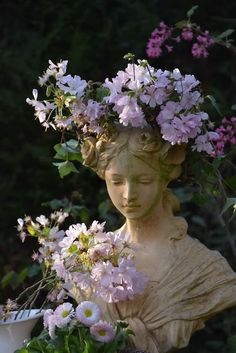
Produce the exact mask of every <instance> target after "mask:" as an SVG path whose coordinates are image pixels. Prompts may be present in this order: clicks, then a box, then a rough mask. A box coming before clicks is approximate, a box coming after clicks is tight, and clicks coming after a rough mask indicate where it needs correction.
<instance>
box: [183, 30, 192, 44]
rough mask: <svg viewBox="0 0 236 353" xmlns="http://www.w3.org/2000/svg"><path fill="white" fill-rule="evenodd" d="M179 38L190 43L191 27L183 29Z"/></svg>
mask: <svg viewBox="0 0 236 353" xmlns="http://www.w3.org/2000/svg"><path fill="white" fill-rule="evenodd" d="M181 36H182V37H183V39H184V40H187V41H190V40H192V39H193V31H192V28H191V27H184V28H183V29H182V33H181Z"/></svg>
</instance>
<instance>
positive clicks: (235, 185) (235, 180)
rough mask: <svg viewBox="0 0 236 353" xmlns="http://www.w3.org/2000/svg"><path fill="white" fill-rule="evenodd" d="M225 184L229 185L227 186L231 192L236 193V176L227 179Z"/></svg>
mask: <svg viewBox="0 0 236 353" xmlns="http://www.w3.org/2000/svg"><path fill="white" fill-rule="evenodd" d="M225 183H226V184H227V186H228V187H229V188H230V189H231V190H233V191H236V176H235V175H234V176H232V177H229V178H227V179H225Z"/></svg>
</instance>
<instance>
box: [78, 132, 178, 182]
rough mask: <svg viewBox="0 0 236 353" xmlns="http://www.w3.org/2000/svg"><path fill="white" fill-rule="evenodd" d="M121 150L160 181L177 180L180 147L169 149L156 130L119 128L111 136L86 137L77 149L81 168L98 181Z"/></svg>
mask: <svg viewBox="0 0 236 353" xmlns="http://www.w3.org/2000/svg"><path fill="white" fill-rule="evenodd" d="M123 150H128V151H129V152H130V153H131V154H132V155H133V156H135V157H137V158H139V159H141V160H143V161H144V162H145V163H146V164H148V165H150V167H152V168H153V169H157V170H158V172H159V173H160V176H161V178H163V179H164V180H166V182H167V183H168V182H170V181H171V180H173V179H176V178H178V176H179V175H180V173H181V164H182V162H183V161H184V158H185V148H184V146H183V145H181V146H178V145H175V146H172V145H171V144H170V143H169V142H165V141H163V139H161V137H160V135H159V133H158V132H157V131H156V130H151V129H136V128H127V127H126V128H121V129H120V130H119V131H117V132H116V133H114V134H113V135H112V136H111V137H109V138H107V137H106V136H102V137H101V138H100V139H98V140H97V139H96V138H94V137H88V138H86V139H85V140H84V141H83V143H82V146H81V152H82V156H83V159H84V162H83V163H84V165H86V166H88V167H89V168H91V169H93V170H94V171H95V172H96V173H97V174H98V175H99V176H100V177H101V178H102V179H104V175H105V170H106V168H107V166H108V164H109V162H110V161H111V160H112V159H113V158H114V157H116V156H118V155H119V153H120V152H121V151H123Z"/></svg>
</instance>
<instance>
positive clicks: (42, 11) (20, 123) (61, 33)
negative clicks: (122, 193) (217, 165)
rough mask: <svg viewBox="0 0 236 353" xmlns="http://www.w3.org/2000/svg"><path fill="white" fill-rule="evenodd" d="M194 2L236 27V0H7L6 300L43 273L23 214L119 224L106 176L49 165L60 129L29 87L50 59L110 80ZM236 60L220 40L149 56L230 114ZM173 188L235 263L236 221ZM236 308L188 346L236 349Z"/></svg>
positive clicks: (231, 352) (211, 24) (215, 26)
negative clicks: (203, 49) (44, 122)
mask: <svg viewBox="0 0 236 353" xmlns="http://www.w3.org/2000/svg"><path fill="white" fill-rule="evenodd" d="M194 5H199V9H198V10H197V11H196V13H195V15H194V20H195V21H196V22H197V23H198V24H199V25H200V26H201V27H202V29H203V30H205V29H207V30H209V31H210V32H211V33H221V32H223V31H224V30H226V29H228V28H235V27H236V3H235V1H234V0H228V1H222V0H214V1H212V0H199V1H193V0H182V1H178V2H177V1H175V0H159V1H158V0H145V1H143V0H136V1H132V0H129V1H128V0H90V1H89V0H74V1H72V2H68V1H66V0H57V1H46V0H37V1H32V0H24V1H20V0H18V1H17V0H12V1H8V0H1V2H0V29H1V38H0V82H1V91H0V135H1V138H0V200H1V212H0V302H4V301H5V300H6V299H7V298H8V297H10V298H14V297H16V293H17V292H19V291H21V290H22V288H23V287H24V286H25V283H28V281H30V280H31V279H32V278H34V276H37V272H38V267H37V265H33V266H32V260H31V254H32V251H33V249H34V247H36V245H37V244H36V242H34V241H33V240H31V239H30V240H27V241H26V243H25V244H22V243H21V241H20V239H19V238H17V235H16V234H17V232H16V220H17V218H19V217H24V215H26V214H30V215H32V216H37V215H40V214H46V215H47V214H49V213H50V211H51V210H52V209H61V208H64V209H66V210H70V211H71V213H72V216H71V219H70V221H77V222H81V221H83V222H86V223H89V222H90V220H93V219H98V220H100V221H104V220H106V221H107V227H108V228H110V229H115V228H116V227H118V226H119V225H121V224H122V219H121V218H120V216H119V215H118V213H117V212H116V211H115V210H114V208H113V207H112V205H111V203H110V201H109V199H108V195H107V193H106V190H105V188H104V184H103V181H101V180H99V179H98V177H97V176H96V175H95V174H93V173H92V172H91V171H90V170H87V169H86V168H83V167H80V174H73V175H69V176H68V177H66V178H64V179H60V177H59V174H58V171H57V169H56V167H54V166H53V165H52V162H53V155H54V154H55V151H54V150H53V148H52V146H53V145H55V143H57V142H58V138H59V136H58V135H57V134H56V133H55V132H53V131H48V132H47V133H45V131H44V130H43V128H42V127H41V126H40V124H39V123H38V122H37V121H35V120H34V117H33V110H32V109H31V107H29V106H28V105H27V104H26V102H25V100H26V98H27V97H31V96H32V93H31V92H32V89H33V88H38V84H37V78H38V76H39V75H41V74H42V72H43V71H44V70H46V68H47V66H48V60H49V59H51V60H52V61H53V62H58V61H59V60H60V59H64V60H66V59H68V60H69V64H68V72H69V73H70V74H77V75H80V76H81V77H82V78H83V79H86V80H89V79H93V80H94V81H96V80H98V81H99V80H104V79H105V78H106V77H113V76H114V75H115V74H116V72H117V71H118V70H119V69H121V68H124V67H125V65H126V62H125V61H124V59H123V56H124V55H125V54H126V53H127V52H132V53H134V54H135V55H136V57H137V58H147V56H146V44H147V41H148V38H149V37H150V34H151V32H152V31H153V30H154V28H155V27H157V26H158V24H159V22H160V21H161V20H164V21H165V22H166V23H167V24H168V25H173V24H174V23H176V22H177V21H180V20H182V19H184V18H185V15H186V12H187V11H188V10H189V9H190V8H191V7H192V6H194ZM235 59H236V54H235V53H234V52H233V51H230V50H228V49H226V48H224V47H219V46H215V47H213V48H212V49H211V50H210V55H209V57H208V58H207V59H194V58H193V57H192V55H191V50H190V49H189V47H188V43H187V44H186V43H185V44H181V45H179V46H178V47H177V48H176V49H175V50H174V52H173V53H170V54H166V55H163V56H161V57H160V58H159V59H153V60H150V63H151V65H153V66H155V67H156V68H162V69H174V68H175V67H178V68H179V69H180V70H181V71H183V72H184V73H192V74H194V75H196V77H197V78H198V79H199V80H200V81H201V82H202V87H203V90H204V91H205V92H208V93H209V94H211V95H212V96H214V97H215V98H216V100H217V102H218V104H219V106H220V109H221V111H222V113H223V116H233V112H232V110H231V106H232V105H234V104H236V64H235V63H236V60H235ZM235 114H236V113H234V115H235ZM211 118H212V120H213V121H216V123H217V122H219V121H220V120H221V119H222V117H221V116H219V115H218V114H217V113H216V111H215V110H212V116H211ZM233 162H234V160H233V157H232V159H231V163H233ZM222 173H223V174H224V175H225V176H230V175H232V168H231V167H230V166H228V167H227V166H226V167H225V168H224V170H222ZM174 186H175V187H176V193H177V194H178V196H179V198H180V200H181V203H182V211H181V213H182V215H183V216H185V217H186V219H187V220H188V222H189V233H190V234H191V235H193V236H195V237H197V238H199V239H200V240H201V241H202V242H203V243H204V244H206V245H207V246H208V247H209V248H211V249H216V250H219V251H220V252H221V253H222V254H223V255H224V256H225V257H226V258H227V260H228V261H229V263H230V264H231V266H232V267H233V268H234V270H236V253H235V251H234V246H233V245H232V244H233V243H234V241H235V239H236V235H235V227H234V226H233V223H232V222H231V223H230V225H229V227H226V225H225V222H222V218H221V217H219V214H220V207H219V205H218V203H217V201H216V200H215V198H214V195H212V198H208V199H207V200H202V199H198V200H197V199H196V197H195V201H198V202H193V197H192V196H193V194H194V193H195V194H196V190H193V189H184V188H183V185H182V184H181V183H177V184H176V185H174ZM231 197H232V193H231ZM234 197H235V196H234ZM235 314H236V310H235V309H231V310H228V311H227V312H224V313H222V314H220V315H218V316H217V317H216V318H214V319H212V320H210V321H209V322H208V324H207V327H206V329H205V330H203V331H201V332H198V333H196V334H195V335H194V336H193V338H192V340H191V342H190V345H189V347H188V348H186V349H183V350H181V352H184V353H190V352H191V353H211V352H212V353H213V352H214V353H215V352H217V353H235V352H236V320H235Z"/></svg>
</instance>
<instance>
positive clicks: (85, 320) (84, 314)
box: [75, 301, 100, 326]
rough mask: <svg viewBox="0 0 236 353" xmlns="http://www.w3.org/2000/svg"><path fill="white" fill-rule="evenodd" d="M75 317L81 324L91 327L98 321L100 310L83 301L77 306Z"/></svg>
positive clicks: (93, 304)
mask: <svg viewBox="0 0 236 353" xmlns="http://www.w3.org/2000/svg"><path fill="white" fill-rule="evenodd" d="M75 315H76V318H77V319H78V320H79V321H80V322H81V323H82V324H84V325H86V326H91V325H93V324H95V323H96V322H98V320H99V319H100V309H99V307H98V305H97V304H95V303H93V302H91V301H84V302H82V303H80V304H79V305H78V306H77V308H76V311H75Z"/></svg>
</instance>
